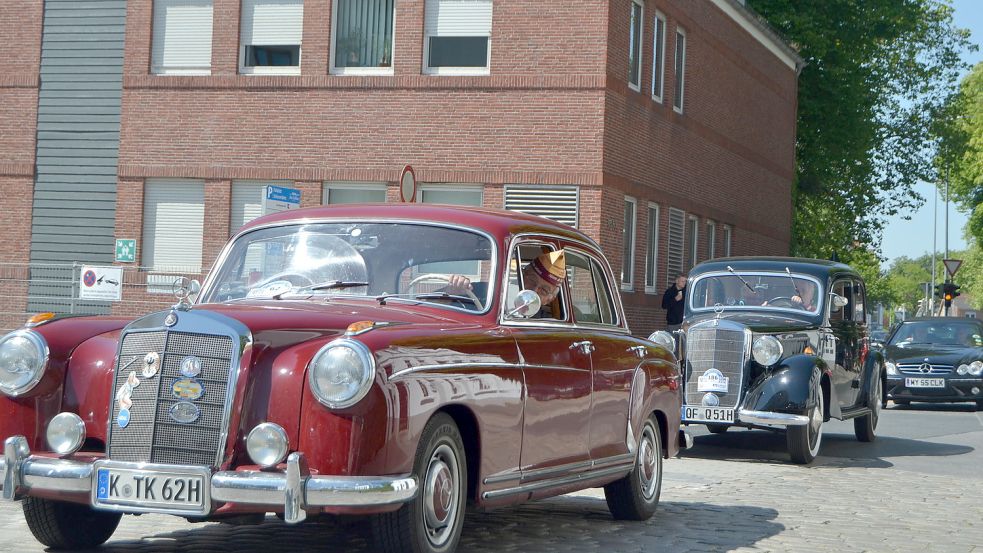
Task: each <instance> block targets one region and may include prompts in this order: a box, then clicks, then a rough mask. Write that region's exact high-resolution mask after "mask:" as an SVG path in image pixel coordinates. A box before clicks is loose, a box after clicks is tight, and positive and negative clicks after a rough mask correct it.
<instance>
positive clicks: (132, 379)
mask: <svg viewBox="0 0 983 553" xmlns="http://www.w3.org/2000/svg"><path fill="white" fill-rule="evenodd" d="M126 383H127V384H129V385H130V388H136V387H137V386H139V385H140V379H139V378H137V372H136V371H130V376H129V377H127V379H126Z"/></svg>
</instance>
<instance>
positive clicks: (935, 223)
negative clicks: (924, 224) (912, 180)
mask: <svg viewBox="0 0 983 553" xmlns="http://www.w3.org/2000/svg"><path fill="white" fill-rule="evenodd" d="M932 188H934V189H935V207H934V208H932V291H933V293H931V294H929V300H928V312H929V316H932V317H934V316H935V293H934V291H935V256H936V251H937V250H938V243H939V240H938V236H939V187H938V186H933V187H932Z"/></svg>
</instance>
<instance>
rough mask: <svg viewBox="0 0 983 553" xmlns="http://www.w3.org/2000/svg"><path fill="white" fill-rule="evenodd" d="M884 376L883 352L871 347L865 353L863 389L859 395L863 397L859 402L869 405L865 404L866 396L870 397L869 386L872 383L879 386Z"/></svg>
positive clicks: (885, 373)
mask: <svg viewBox="0 0 983 553" xmlns="http://www.w3.org/2000/svg"><path fill="white" fill-rule="evenodd" d="M886 378H887V371H885V370H884V353H883V351H881V350H879V349H874V348H871V349H870V350H869V351H868V353H867V359H866V360H865V361H864V382H863V386H862V388H863V391H862V392H861V395H860V397H861V398H863V399H862V400H861V402H860V403H862V404H863V406H865V407H870V406H869V405H867V398H869V397H870V387H871V386H873V385H874V384H877V385H878V386H880V385H881V384H882V383H884V381H885V379H886Z"/></svg>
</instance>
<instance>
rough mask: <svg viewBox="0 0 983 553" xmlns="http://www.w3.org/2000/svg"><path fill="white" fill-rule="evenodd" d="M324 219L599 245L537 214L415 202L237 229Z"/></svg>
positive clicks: (334, 208) (317, 212)
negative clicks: (444, 226) (442, 226)
mask: <svg viewBox="0 0 983 553" xmlns="http://www.w3.org/2000/svg"><path fill="white" fill-rule="evenodd" d="M323 219H347V220H366V219H383V220H400V221H420V222H441V223H448V224H451V225H455V226H461V227H473V228H479V229H482V230H484V231H486V232H488V233H489V234H492V235H494V236H497V237H505V236H508V235H510V234H511V235H515V234H523V233H547V234H554V235H558V236H560V237H563V238H570V239H575V240H580V241H584V242H587V243H588V244H591V245H592V246H594V247H595V248H597V249H598V250H600V247H599V246H598V245H597V242H595V241H594V240H593V239H591V238H590V237H589V236H587V235H585V234H584V233H582V232H580V231H579V230H577V229H575V228H573V227H571V226H569V225H565V224H563V223H559V222H557V221H553V220H551V219H547V218H545V217H539V216H536V215H529V214H526V213H520V212H518V211H507V210H504V209H494V208H487V207H471V206H459V205H442V204H418V203H375V204H368V203H366V204H338V205H328V206H318V207H309V208H303V209H294V210H290V211H281V212H279V213H273V214H270V215H265V216H263V217H259V218H258V219H254V220H253V221H251V222H250V223H248V224H246V225H245V226H244V227H242V229H240V232H245V231H248V230H251V229H254V228H258V227H265V226H270V225H278V224H282V225H287V224H297V223H304V222H309V221H316V220H323Z"/></svg>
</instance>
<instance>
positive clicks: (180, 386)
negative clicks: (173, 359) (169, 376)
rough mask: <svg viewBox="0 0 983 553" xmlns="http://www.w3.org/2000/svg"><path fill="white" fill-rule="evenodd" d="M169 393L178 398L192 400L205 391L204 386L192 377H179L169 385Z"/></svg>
mask: <svg viewBox="0 0 983 553" xmlns="http://www.w3.org/2000/svg"><path fill="white" fill-rule="evenodd" d="M171 393H172V394H174V397H176V398H178V399H186V400H189V401H194V400H196V399H198V398H200V397H201V396H202V394H204V393H205V387H204V386H202V385H201V382H199V381H197V380H195V379H194V378H181V379H179V380H175V381H174V384H173V385H172V386H171Z"/></svg>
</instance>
